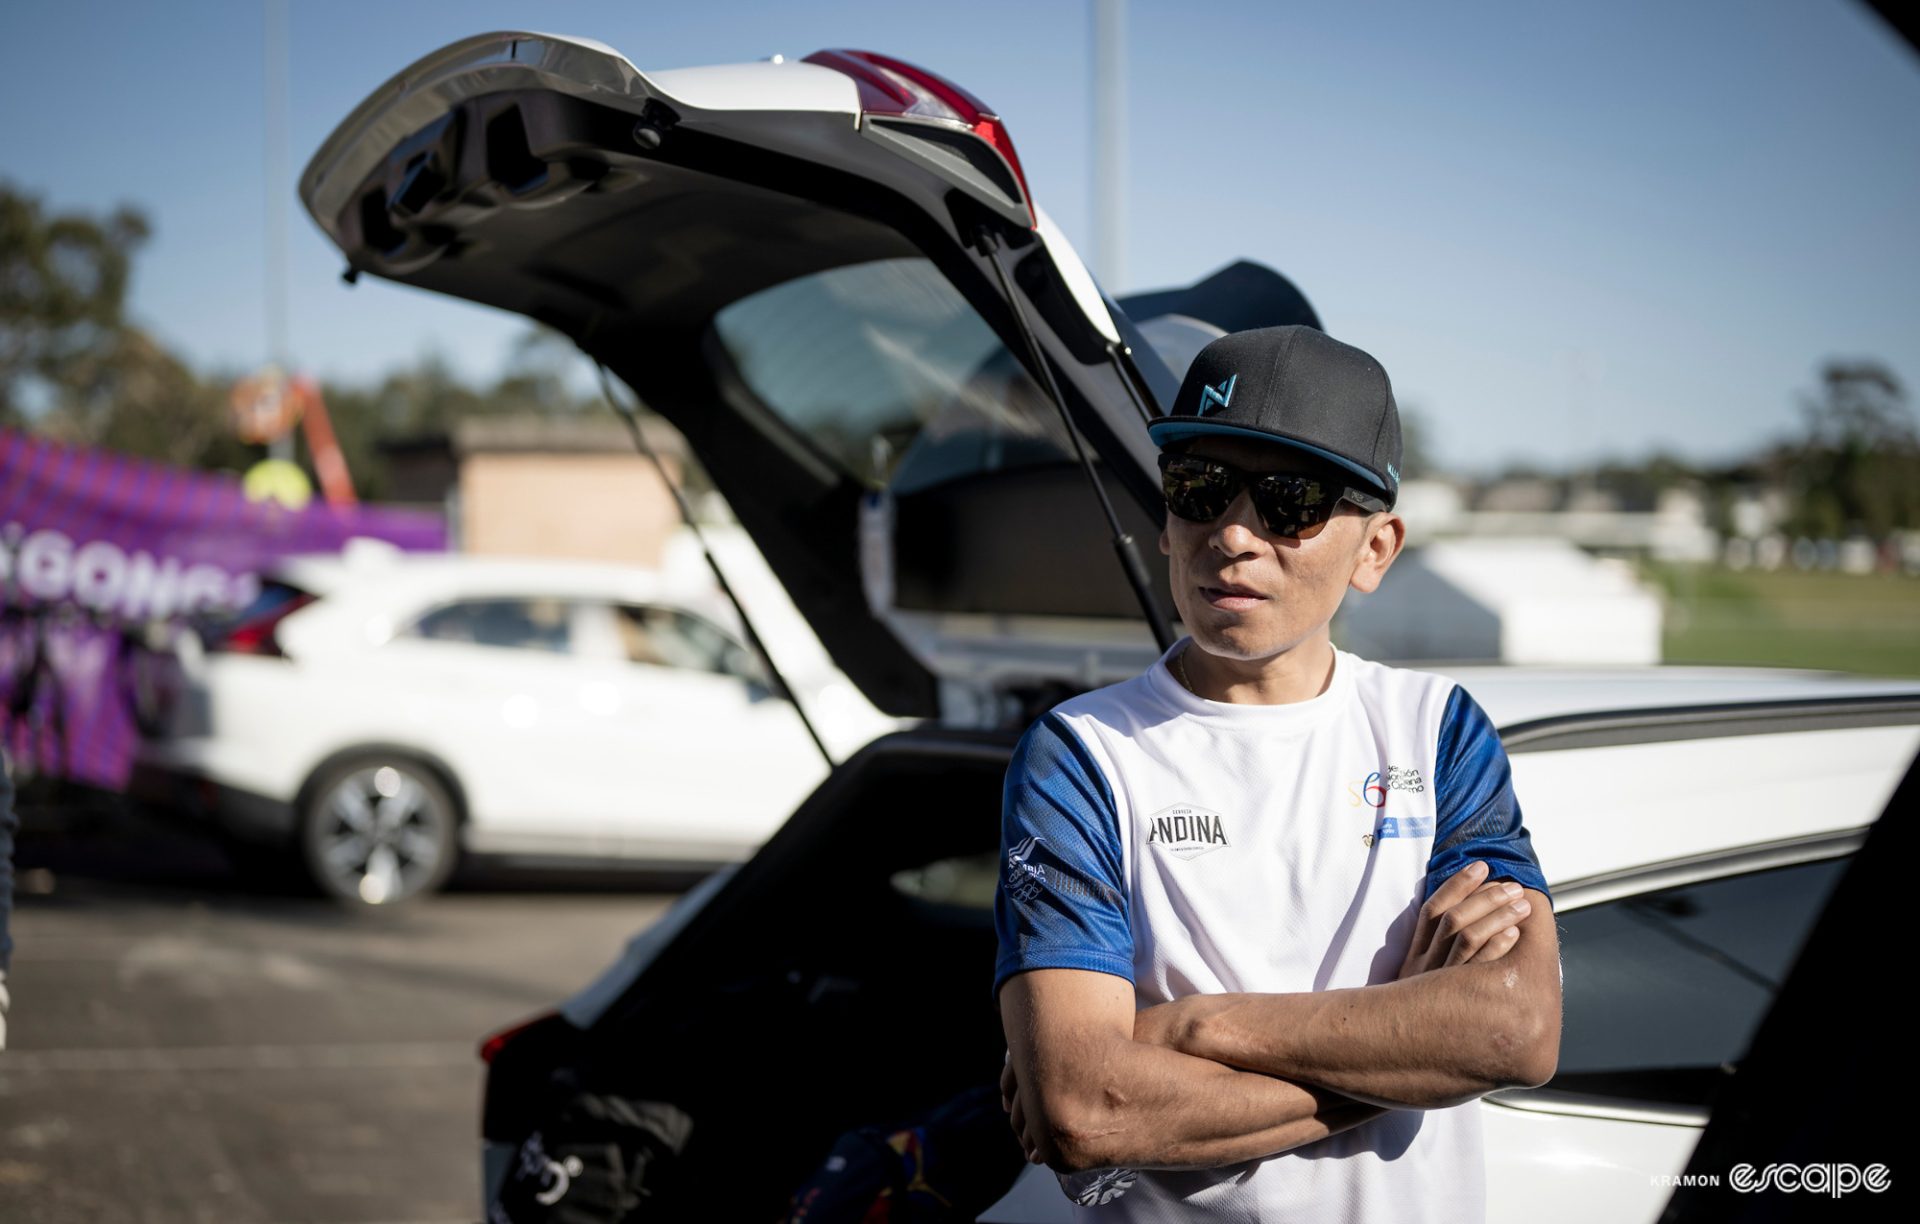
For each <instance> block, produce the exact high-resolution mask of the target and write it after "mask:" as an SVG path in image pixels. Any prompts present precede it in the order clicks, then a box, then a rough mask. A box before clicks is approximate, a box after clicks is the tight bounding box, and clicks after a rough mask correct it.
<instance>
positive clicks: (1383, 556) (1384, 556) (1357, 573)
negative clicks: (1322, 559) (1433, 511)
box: [1349, 510, 1407, 595]
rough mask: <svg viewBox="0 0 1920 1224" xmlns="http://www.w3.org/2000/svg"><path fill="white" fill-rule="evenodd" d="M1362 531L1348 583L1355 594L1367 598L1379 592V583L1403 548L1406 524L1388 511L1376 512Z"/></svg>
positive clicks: (1370, 516)
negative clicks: (1358, 551) (1358, 593)
mask: <svg viewBox="0 0 1920 1224" xmlns="http://www.w3.org/2000/svg"><path fill="white" fill-rule="evenodd" d="M1361 531H1362V532H1363V533H1364V534H1363V535H1362V538H1361V541H1360V554H1359V556H1358V557H1356V558H1355V559H1354V566H1353V577H1352V578H1351V579H1350V580H1349V582H1350V584H1351V585H1352V587H1353V589H1354V590H1356V591H1359V592H1360V593H1361V594H1363V595H1370V594H1372V593H1373V592H1374V591H1376V590H1378V589H1379V587H1380V580H1381V579H1382V578H1385V577H1386V576H1387V569H1388V567H1390V566H1391V565H1392V564H1393V559H1394V558H1395V557H1397V556H1399V555H1400V549H1401V548H1402V547H1404V546H1405V545H1406V542H1407V520H1405V519H1403V518H1401V517H1400V516H1399V515H1397V514H1395V513H1394V512H1393V511H1391V510H1379V511H1375V512H1374V513H1372V514H1369V515H1368V516H1367V521H1366V523H1365V524H1364V525H1363V526H1362V528H1361Z"/></svg>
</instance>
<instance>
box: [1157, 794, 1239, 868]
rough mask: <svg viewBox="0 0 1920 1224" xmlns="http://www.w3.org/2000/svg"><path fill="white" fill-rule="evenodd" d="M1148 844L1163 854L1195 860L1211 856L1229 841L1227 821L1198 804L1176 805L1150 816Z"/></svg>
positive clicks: (1229, 843) (1228, 843)
mask: <svg viewBox="0 0 1920 1224" xmlns="http://www.w3.org/2000/svg"><path fill="white" fill-rule="evenodd" d="M1147 844H1148V845H1149V846H1152V847H1153V848H1154V849H1156V850H1158V851H1159V852H1160V853H1162V854H1171V855H1173V856H1174V857H1176V858H1183V859H1196V858H1199V857H1200V856H1201V855H1203V854H1211V853H1213V852H1214V851H1215V850H1218V849H1219V848H1220V847H1222V846H1228V845H1232V844H1233V843H1231V842H1229V841H1228V840H1227V825H1226V818H1225V817H1223V816H1221V815H1220V813H1218V812H1215V811H1212V810H1210V809H1208V808H1203V807H1201V806H1200V805H1199V804H1197V803H1176V804H1174V805H1173V806H1172V807H1164V808H1161V809H1160V810H1159V811H1157V812H1155V813H1154V814H1153V815H1151V816H1149V817H1147Z"/></svg>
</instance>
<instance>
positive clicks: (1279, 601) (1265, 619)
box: [1160, 436, 1402, 662]
mask: <svg viewBox="0 0 1920 1224" xmlns="http://www.w3.org/2000/svg"><path fill="white" fill-rule="evenodd" d="M1186 453H1188V454H1191V455H1199V456H1202V457H1204V458H1208V459H1218V460H1220V461H1221V462H1223V463H1230V464H1232V465H1234V466H1235V467H1238V468H1241V469H1242V470H1244V471H1247V472H1304V473H1308V474H1311V475H1314V476H1318V477H1321V478H1323V479H1326V480H1327V481H1328V482H1329V483H1330V484H1339V483H1341V480H1340V478H1339V477H1336V476H1331V475H1330V474H1329V472H1328V469H1327V467H1325V466H1324V465H1320V464H1317V463H1316V462H1315V461H1314V460H1313V459H1312V458H1311V457H1310V456H1307V455H1303V454H1301V453H1300V452H1299V451H1296V450H1293V449H1292V448H1290V447H1286V446H1278V445H1271V444H1268V443H1263V442H1257V441H1254V440H1252V439H1249V438H1233V437H1218V436H1203V437H1199V438H1195V439H1194V440H1193V441H1192V442H1191V443H1189V444H1188V446H1187V449H1186ZM1399 523H1400V521H1399V519H1398V518H1397V516H1395V515H1393V514H1390V513H1381V514H1372V515H1369V514H1367V513H1366V512H1364V511H1362V510H1361V509H1360V508H1359V507H1357V506H1355V505H1354V504H1353V503H1352V502H1344V501H1343V502H1341V503H1340V506H1339V508H1338V509H1337V510H1336V511H1335V513H1334V516H1333V517H1332V518H1331V519H1329V520H1327V522H1325V523H1323V524H1321V525H1320V526H1319V527H1317V528H1316V527H1310V528H1308V529H1307V531H1306V532H1305V533H1304V534H1303V535H1302V536H1301V537H1299V538H1297V539H1295V538H1290V537H1287V536H1280V535H1275V534H1273V533H1272V532H1269V531H1268V530H1267V529H1266V525H1265V524H1264V523H1262V522H1261V521H1260V515H1259V513H1258V512H1257V511H1255V510H1254V508H1253V500H1252V498H1251V497H1250V496H1249V495H1248V493H1247V491H1246V490H1245V489H1242V490H1240V493H1239V494H1238V496H1236V497H1235V498H1234V500H1233V504H1232V505H1230V506H1228V507H1227V510H1226V513H1224V514H1222V515H1221V516H1220V517H1219V518H1217V519H1215V520H1213V521H1212V522H1210V523H1194V522H1189V521H1187V520H1186V519H1183V518H1181V517H1179V516H1178V515H1176V514H1173V513H1171V512H1169V513H1168V515H1167V525H1166V528H1165V529H1164V530H1162V531H1161V533H1160V551H1161V552H1162V553H1164V554H1166V556H1167V557H1168V559H1169V563H1168V571H1169V576H1170V578H1171V580H1172V583H1173V602H1174V606H1175V607H1176V608H1177V609H1178V610H1179V612H1180V619H1181V621H1182V622H1183V623H1184V624H1185V625H1186V627H1187V630H1188V631H1189V632H1190V633H1191V634H1192V635H1193V637H1194V640H1195V641H1196V642H1198V643H1199V644H1200V646H1201V647H1202V648H1203V649H1205V650H1206V651H1207V652H1208V653H1209V654H1214V655H1219V656H1222V657H1225V658H1234V659H1241V660H1245V661H1248V662H1254V661H1257V660H1261V659H1266V658H1270V657H1272V656H1274V655H1277V654H1280V653H1282V652H1284V651H1287V650H1291V649H1293V648H1294V647H1295V646H1298V645H1299V644H1300V643H1302V642H1304V641H1306V640H1308V639H1309V638H1311V637H1313V636H1314V635H1315V634H1316V633H1319V632H1321V631H1322V630H1324V629H1325V627H1326V625H1327V623H1328V622H1329V621H1331V620H1332V619H1333V614H1334V611H1335V610H1336V609H1337V608H1339V606H1340V600H1341V598H1342V597H1343V596H1344V595H1345V594H1346V590H1347V587H1348V585H1349V584H1353V585H1356V586H1359V587H1361V589H1364V590H1372V589H1373V587H1374V586H1376V585H1377V584H1378V582H1379V576H1380V574H1383V573H1384V572H1385V570H1386V566H1387V565H1388V564H1390V563H1391V562H1392V560H1393V555H1394V553H1396V552H1398V549H1399V540H1400V532H1401V530H1402V528H1401V527H1400V525H1399ZM1382 532H1384V533H1385V534H1386V536H1387V539H1385V540H1381V539H1378V538H1376V537H1379V536H1380V535H1381V534H1382ZM1383 553H1384V555H1382V554H1383Z"/></svg>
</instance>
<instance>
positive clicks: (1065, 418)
mask: <svg viewBox="0 0 1920 1224" xmlns="http://www.w3.org/2000/svg"><path fill="white" fill-rule="evenodd" d="M978 233H979V236H980V245H981V246H982V247H984V248H986V251H987V253H988V254H989V255H991V256H992V257H993V270H994V271H995V272H996V273H998V274H999V277H1000V292H1001V295H1002V296H1004V297H1005V298H1006V299H1007V307H1008V308H1009V309H1010V310H1012V311H1013V321H1014V323H1015V324H1016V325H1018V327H1019V328H1020V337H1021V339H1023V340H1025V341H1026V344H1027V353H1028V355H1029V356H1030V357H1032V358H1033V368H1034V369H1035V370H1036V371H1038V372H1039V375H1040V379H1041V381H1042V382H1043V383H1045V385H1046V392H1047V397H1048V398H1049V399H1051V400H1052V401H1053V406H1054V407H1055V408H1056V409H1058V410H1059V412H1060V424H1061V425H1062V426H1063V427H1064V428H1065V429H1066V431H1067V437H1068V438H1069V439H1071V440H1072V442H1073V453H1074V456H1075V457H1076V458H1078V459H1079V461H1080V468H1081V470H1082V471H1084V472H1085V473H1086V474H1087V483H1088V484H1090V485H1092V486H1093V495H1094V496H1095V497H1096V498H1098V499H1099V500H1100V511H1101V513H1103V514H1105V515H1106V516H1107V526H1108V527H1110V528H1112V529H1113V551H1114V554H1115V555H1116V556H1118V557H1119V558H1120V568H1121V569H1122V570H1123V571H1125V572H1126V576H1127V582H1128V584H1129V585H1131V586H1132V587H1133V596H1134V598H1135V599H1137V600H1139V601H1140V607H1141V610H1142V611H1144V612H1145V613H1146V614H1147V624H1148V625H1149V626H1150V627H1151V628H1152V629H1153V636H1154V639H1155V640H1156V641H1158V642H1159V643H1160V650H1161V652H1162V653H1165V652H1166V651H1167V650H1168V649H1169V648H1170V647H1172V645H1173V627H1172V626H1171V625H1169V624H1167V622H1166V620H1165V618H1164V617H1162V616H1161V615H1160V608H1159V606H1158V605H1157V604H1155V603H1154V602H1153V592H1152V589H1151V586H1150V584H1149V583H1148V581H1147V569H1146V566H1144V565H1142V564H1141V563H1140V551H1139V550H1138V549H1137V548H1135V547H1134V544H1133V536H1131V535H1130V534H1128V533H1127V530H1126V528H1124V527H1122V526H1121V525H1120V516H1119V515H1117V514H1115V513H1114V511H1113V502H1112V501H1111V500H1109V499H1108V497H1107V490H1106V488H1105V487H1104V486H1102V485H1101V483H1100V475H1099V473H1097V472H1095V471H1094V469H1093V460H1092V458H1091V457H1089V456H1088V454H1087V447H1086V444H1085V443H1084V442H1083V441H1081V438H1080V431H1079V430H1078V429H1076V428H1075V427H1074V424H1073V416H1072V414H1070V413H1069V412H1068V411H1067V401H1066V399H1065V397H1063V396H1062V395H1061V394H1060V384H1059V382H1057V381H1056V380H1055V379H1054V377H1053V366H1052V365H1051V364H1050V363H1049V362H1048V361H1047V355H1046V353H1044V352H1042V351H1041V348H1040V340H1039V338H1038V337H1037V336H1035V335H1034V331H1033V324H1032V323H1031V322H1029V321H1028V319H1027V313H1026V311H1025V310H1024V309H1022V308H1021V305H1020V295H1019V294H1017V293H1015V292H1014V289H1013V275H1012V273H1011V272H1009V271H1008V269H1007V264H1006V253H1005V247H1004V245H1003V244H1002V243H1001V241H1000V235H999V234H996V233H995V232H994V231H993V228H992V227H991V226H988V225H984V224H983V225H981V226H980V228H979V230H978ZM1121 381H1122V382H1124V381H1126V380H1125V379H1124V378H1122V380H1121Z"/></svg>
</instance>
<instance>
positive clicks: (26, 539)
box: [0, 429, 447, 789]
mask: <svg viewBox="0 0 1920 1224" xmlns="http://www.w3.org/2000/svg"><path fill="white" fill-rule="evenodd" d="M356 536H368V537H372V538H375V539H381V540H386V541H388V542H390V543H392V544H395V545H398V546H399V547H401V548H403V549H408V550H414V551H440V550H443V549H445V548H446V546H447V532H446V524H445V522H444V521H443V520H442V519H441V518H440V516H439V515H437V514H431V513H423V512H420V511H415V510H397V509H393V508H388V507H377V506H358V507H351V508H345V509H342V508H335V507H331V506H325V505H321V504H319V503H314V504H312V505H309V506H307V507H305V508H304V509H300V510H289V509H287V508H286V507H285V506H282V505H279V504H278V503H274V502H254V501H249V500H247V497H246V495H245V494H243V493H242V492H241V490H240V481H239V479H238V478H237V477H234V476H230V475H225V474H220V473H210V472H193V471H186V470H182V469H179V468H172V467H167V466H165V465H163V464H158V463H150V462H147V461H145V460H141V459H132V458H128V457H126V456H124V455H116V454H110V453H108V452H104V451H95V450H87V449H84V448H80V447H72V446H63V445H61V444H59V443H56V442H51V441H48V440H46V439H44V438H36V437H32V436H29V435H26V434H22V433H18V432H16V431H13V430H8V429H0V612H4V617H3V618H0V630H3V631H0V697H4V699H5V700H4V702H0V736H4V737H5V739H4V742H5V743H6V745H7V751H8V753H9V754H10V755H11V756H12V757H13V758H14V760H15V762H16V763H17V764H25V765H27V766H28V767H29V768H31V769H33V770H34V772H39V773H48V774H58V775H64V776H65V777H68V778H71V779H73V780H75V781H80V782H86V783H89V784H92V785H95V786H103V787H108V788H116V789H117V788H118V787H120V786H121V785H123V784H124V783H125V781H126V777H127V772H128V769H129V767H130V765H131V763H132V758H133V751H134V748H135V746H136V744H137V741H138V734H139V733H138V729H137V727H136V725H135V720H134V714H133V706H132V701H131V693H132V690H133V685H134V683H135V682H136V680H137V679H138V678H139V677H136V676H135V675H134V674H133V669H134V667H135V665H136V662H137V655H138V649H137V648H136V646H135V642H136V640H137V639H138V638H139V636H140V635H141V632H142V631H143V630H144V629H146V628H147V627H148V626H151V625H152V624H153V623H155V622H175V623H177V622H179V621H181V620H182V619H183V618H185V617H188V616H191V615H196V614H203V613H218V612H221V611H229V610H237V609H239V608H243V607H245V606H246V605H247V604H249V603H251V602H252V601H253V598H254V596H255V594H256V593H258V591H259V581H260V579H259V576H260V572H261V570H263V569H265V568H266V567H267V566H269V565H270V564H272V563H273V562H274V561H275V560H277V559H278V558H281V557H285V556H289V555H292V554H296V553H327V552H338V551H339V550H340V548H341V546H342V545H344V544H345V543H346V542H347V541H348V540H350V539H352V538H354V537H356Z"/></svg>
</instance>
